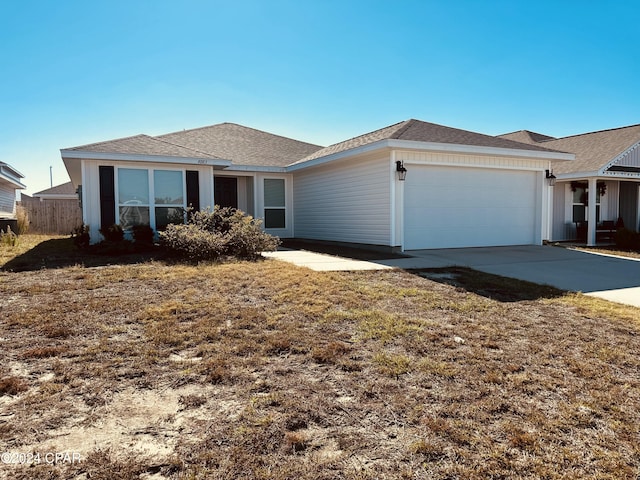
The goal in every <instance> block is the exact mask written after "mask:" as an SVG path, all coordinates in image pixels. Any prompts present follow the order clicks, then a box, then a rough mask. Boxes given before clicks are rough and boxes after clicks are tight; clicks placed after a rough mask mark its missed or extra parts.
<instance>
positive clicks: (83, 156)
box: [60, 149, 232, 167]
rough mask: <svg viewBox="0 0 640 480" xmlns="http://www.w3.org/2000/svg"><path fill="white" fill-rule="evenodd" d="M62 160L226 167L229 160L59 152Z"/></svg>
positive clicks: (229, 163)
mask: <svg viewBox="0 0 640 480" xmlns="http://www.w3.org/2000/svg"><path fill="white" fill-rule="evenodd" d="M60 154H61V155H62V158H63V159H78V160H114V161H134V162H153V163H178V164H183V165H210V166H214V167H228V166H230V165H231V163H232V162H231V160H224V159H221V158H207V157H174V156H167V155H142V154H132V153H111V152H90V151H86V150H64V149H63V150H60Z"/></svg>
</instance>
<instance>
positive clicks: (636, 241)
mask: <svg viewBox="0 0 640 480" xmlns="http://www.w3.org/2000/svg"><path fill="white" fill-rule="evenodd" d="M615 240H616V246H617V247H618V248H620V249H621V250H640V233H638V232H634V231H633V230H629V229H628V228H620V229H618V231H617V232H616V236H615Z"/></svg>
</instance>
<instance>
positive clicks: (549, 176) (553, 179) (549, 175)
mask: <svg viewBox="0 0 640 480" xmlns="http://www.w3.org/2000/svg"><path fill="white" fill-rule="evenodd" d="M545 171H546V173H547V181H548V182H549V186H550V187H553V186H554V185H555V184H556V176H555V175H554V174H553V170H545Z"/></svg>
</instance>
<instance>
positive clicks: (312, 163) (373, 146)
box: [285, 140, 389, 172]
mask: <svg viewBox="0 0 640 480" xmlns="http://www.w3.org/2000/svg"><path fill="white" fill-rule="evenodd" d="M387 142H388V140H379V141H377V142H373V143H368V144H367V145H363V146H361V147H356V148H351V149H349V150H343V151H342V152H337V153H332V154H330V155H326V156H324V157H319V158H314V159H313V160H308V161H306V162H302V163H295V164H293V165H289V166H287V167H286V169H285V170H286V171H287V172H295V171H296V170H302V169H303V168H309V167H317V166H318V165H323V164H325V163H329V162H333V161H335V160H340V159H342V158H346V157H352V156H354V155H360V154H362V153H367V152H371V151H373V150H381V149H383V148H388V146H389V145H387Z"/></svg>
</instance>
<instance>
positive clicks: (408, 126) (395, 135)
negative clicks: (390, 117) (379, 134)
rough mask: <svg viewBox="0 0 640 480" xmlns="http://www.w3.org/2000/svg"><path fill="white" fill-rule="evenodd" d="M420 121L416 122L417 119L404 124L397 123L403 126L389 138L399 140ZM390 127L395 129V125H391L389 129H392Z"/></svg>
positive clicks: (405, 121)
mask: <svg viewBox="0 0 640 480" xmlns="http://www.w3.org/2000/svg"><path fill="white" fill-rule="evenodd" d="M418 121H419V120H416V119H415V118H410V119H409V120H404V121H402V122H399V123H397V124H396V125H400V124H402V125H400V127H399V128H398V129H397V130H396V131H395V132H394V133H393V135H391V136H390V137H389V138H393V139H399V138H400V137H401V136H402V134H403V133H404V132H406V131H407V130H408V129H409V128H410V127H411V126H412V125H413V124H415V123H416V122H418ZM390 127H393V125H390V126H389V127H387V128H390ZM380 130H382V129H380Z"/></svg>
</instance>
